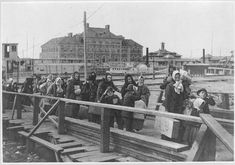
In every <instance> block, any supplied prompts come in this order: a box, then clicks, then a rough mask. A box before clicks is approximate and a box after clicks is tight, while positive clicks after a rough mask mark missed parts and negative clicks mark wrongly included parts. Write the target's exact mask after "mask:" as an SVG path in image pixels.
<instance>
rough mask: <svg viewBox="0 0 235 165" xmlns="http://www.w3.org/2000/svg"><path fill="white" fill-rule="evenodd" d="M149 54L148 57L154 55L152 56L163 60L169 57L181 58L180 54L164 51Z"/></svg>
mask: <svg viewBox="0 0 235 165" xmlns="http://www.w3.org/2000/svg"><path fill="white" fill-rule="evenodd" d="M149 54H150V56H151V55H154V56H159V57H165V58H169V57H170V58H174V57H181V56H182V55H180V54H177V53H176V52H170V51H168V50H166V49H164V50H161V49H159V50H157V51H155V52H150V53H149Z"/></svg>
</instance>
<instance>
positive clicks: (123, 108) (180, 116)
mask: <svg viewBox="0 0 235 165" xmlns="http://www.w3.org/2000/svg"><path fill="white" fill-rule="evenodd" d="M60 100H63V101H65V102H70V103H75V104H84V105H90V106H95V107H101V108H108V109H114V110H121V111H128V112H135V113H141V114H148V115H154V116H161V117H168V118H174V119H180V120H185V121H192V122H196V123H202V120H201V119H200V118H199V117H194V116H186V115H183V114H176V113H169V112H161V111H155V110H149V109H141V108H133V107H126V106H119V105H112V104H103V103H93V102H85V101H79V100H71V99H65V98H60Z"/></svg>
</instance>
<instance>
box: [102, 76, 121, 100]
mask: <svg viewBox="0 0 235 165" xmlns="http://www.w3.org/2000/svg"><path fill="white" fill-rule="evenodd" d="M109 86H110V87H112V88H113V89H114V91H117V92H119V89H118V88H117V87H116V86H115V85H114V83H113V81H112V75H111V73H106V74H105V78H104V79H103V80H102V81H101V82H100V83H99V85H98V89H97V102H100V97H101V96H102V94H103V93H104V92H105V90H106V89H107V88H108V87H109Z"/></svg>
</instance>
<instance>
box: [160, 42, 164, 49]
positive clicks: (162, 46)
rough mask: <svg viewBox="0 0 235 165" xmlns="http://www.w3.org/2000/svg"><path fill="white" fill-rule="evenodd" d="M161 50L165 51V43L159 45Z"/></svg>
mask: <svg viewBox="0 0 235 165" xmlns="http://www.w3.org/2000/svg"><path fill="white" fill-rule="evenodd" d="M161 50H165V43H164V42H162V43H161Z"/></svg>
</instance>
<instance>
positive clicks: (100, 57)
mask: <svg viewBox="0 0 235 165" xmlns="http://www.w3.org/2000/svg"><path fill="white" fill-rule="evenodd" d="M83 44H84V41H83V33H81V34H76V35H73V34H72V33H69V34H68V36H66V37H59V38H54V39H51V40H50V41H48V42H47V43H45V44H43V45H42V46H41V48H42V52H41V54H40V58H42V59H45V58H76V59H81V60H83V56H84V45H83ZM86 44H87V48H86V52H87V54H86V55H87V60H88V63H93V62H95V63H97V64H103V63H109V62H139V61H141V58H142V54H143V46H142V45H140V44H138V43H136V42H135V41H133V40H131V39H125V38H124V37H123V36H121V35H115V34H113V33H112V32H110V26H109V25H106V26H105V28H96V27H89V24H87V33H86Z"/></svg>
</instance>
